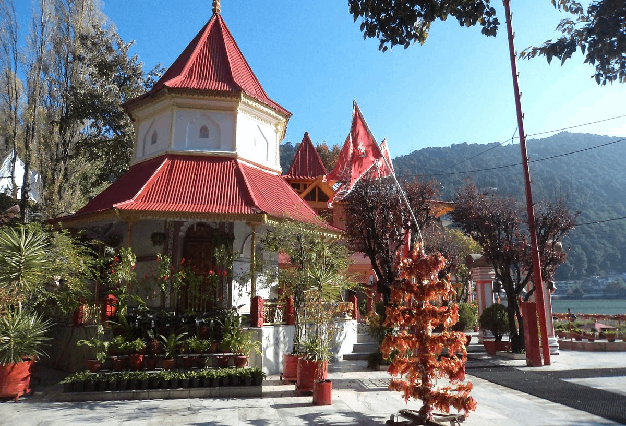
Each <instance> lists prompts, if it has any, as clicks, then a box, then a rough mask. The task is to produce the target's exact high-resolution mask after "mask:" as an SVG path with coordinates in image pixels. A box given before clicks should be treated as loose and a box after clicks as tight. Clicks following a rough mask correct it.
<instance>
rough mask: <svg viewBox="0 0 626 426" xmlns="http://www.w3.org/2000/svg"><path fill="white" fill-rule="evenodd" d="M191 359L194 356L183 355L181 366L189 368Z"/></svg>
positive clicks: (192, 359)
mask: <svg viewBox="0 0 626 426" xmlns="http://www.w3.org/2000/svg"><path fill="white" fill-rule="evenodd" d="M193 361H194V357H191V356H184V357H183V367H184V368H191V367H193Z"/></svg>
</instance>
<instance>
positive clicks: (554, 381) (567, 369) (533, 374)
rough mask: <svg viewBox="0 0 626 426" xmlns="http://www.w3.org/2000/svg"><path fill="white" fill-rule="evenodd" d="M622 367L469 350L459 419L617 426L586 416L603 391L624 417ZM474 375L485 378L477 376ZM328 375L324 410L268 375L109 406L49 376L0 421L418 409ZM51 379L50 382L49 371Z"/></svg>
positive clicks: (328, 419)
mask: <svg viewBox="0 0 626 426" xmlns="http://www.w3.org/2000/svg"><path fill="white" fill-rule="evenodd" d="M598 366H599V367H601V368H597V367H598ZM623 371H626V353H623V352H617V353H589V352H562V353H561V354H560V355H557V356H553V357H552V365H551V366H547V367H539V368H530V367H526V366H525V365H524V362H523V361H511V360H506V361H504V360H499V359H494V358H491V357H488V356H487V355H486V354H484V353H482V352H480V351H478V352H474V353H472V355H471V359H470V361H469V362H468V366H467V373H468V379H469V380H470V381H471V382H472V383H473V384H474V391H473V393H472V395H473V396H474V398H475V399H476V400H477V401H478V408H477V410H476V411H475V412H472V413H471V414H470V416H469V417H468V418H467V419H466V421H465V423H464V424H465V425H468V426H474V425H476V426H478V425H481V426H485V425H512V426H517V425H520V426H521V425H533V426H536V425H555V426H556V425H561V426H565V425H572V426H573V425H616V424H626V422H623V421H611V420H609V419H608V418H605V417H602V416H601V415H596V414H592V413H590V412H588V411H593V410H594V409H596V408H597V407H596V408H594V407H595V406H596V405H598V404H600V403H602V401H601V400H595V399H594V398H596V396H597V395H598V393H597V392H606V393H607V394H606V395H609V396H610V398H608V401H606V403H607V406H606V407H604V408H603V407H600V408H599V409H597V410H596V411H599V412H602V413H605V412H606V413H612V414H610V415H613V416H614V415H617V416H618V417H619V416H622V417H621V418H626V408H624V407H626V405H625V404H626V391H625V388H626V374H622V375H616V374H621V373H620V372H623ZM473 373H474V374H476V375H477V376H483V377H486V376H489V377H487V378H480V377H477V376H474V375H473ZM54 374H55V372H54V371H51V372H48V375H49V376H50V375H54ZM329 376H330V378H331V379H332V380H333V405H330V406H315V405H312V403H311V397H310V396H296V394H295V391H294V388H293V386H292V385H291V386H290V385H280V384H279V382H278V380H277V379H278V378H277V377H270V378H269V380H268V383H269V384H270V385H269V386H264V387H263V397H261V398H249V399H235V398H223V399H180V400H151V401H110V402H55V401H54V399H55V394H56V393H57V392H60V391H61V389H60V386H58V385H54V384H52V383H54V382H51V379H50V378H48V381H47V382H46V380H44V383H43V384H42V387H41V388H40V391H39V392H38V393H36V394H35V395H34V396H32V397H29V398H25V399H23V400H21V401H20V402H19V403H14V402H4V403H0V424H1V425H10V426H13V425H16V426H17V425H20V426H21V425H25V426H28V425H41V426H44V425H45V426H70V425H129V426H130V425H137V426H144V425H146V426H147V425H154V426H167V425H196V426H203V425H207V426H208V425H216V426H234V425H257V426H271V425H277V426H278V425H320V424H326V425H382V424H384V423H385V422H386V421H387V420H388V419H389V417H390V415H391V414H394V413H397V411H398V410H400V409H403V408H413V409H419V407H420V406H421V404H420V403H419V402H416V401H412V402H409V403H408V404H405V402H404V400H403V399H402V398H401V396H400V394H399V393H397V392H390V391H388V390H387V384H388V380H389V376H388V374H387V373H386V372H384V371H383V372H380V371H370V370H367V368H366V366H365V362H364V361H354V362H347V361H344V362H341V363H335V364H332V365H331V370H330V373H329ZM507 377H513V379H507ZM544 377H545V379H544ZM54 379H55V381H56V377H55V378H54ZM490 380H491V381H490ZM507 380H508V384H506V385H502V384H496V383H493V382H502V383H507ZM532 380H538V382H537V383H538V385H537V386H536V387H537V388H538V389H539V390H537V389H535V388H534V385H533V384H532ZM492 381H493V382H492ZM527 382H528V383H531V384H530V385H528V383H527ZM524 386H526V387H529V388H531V389H530V392H523V391H521V390H516V389H515V388H516V387H517V388H519V387H524ZM571 386H577V387H576V388H571ZM572 389H574V391H577V390H578V391H580V392H579V395H580V400H579V402H578V403H579V404H580V405H577V402H576V400H574V401H573V402H572V401H571V400H568V401H569V402H571V403H569V405H570V406H568V405H567V404H565V403H557V402H554V401H552V400H555V399H558V398H561V397H562V396H563V395H569V394H570V393H571V391H572ZM596 391H597V392H596ZM541 392H544V393H545V392H548V395H544V397H539V396H533V395H532V394H531V393H541ZM559 395H561V396H559ZM594 395H595V396H594ZM602 395H604V394H602ZM550 399H552V400H550ZM590 401H591V402H590ZM594 401H595V402H594ZM566 402H567V401H566ZM620 407H621V408H620ZM590 408H591V409H590ZM584 410H587V411H584Z"/></svg>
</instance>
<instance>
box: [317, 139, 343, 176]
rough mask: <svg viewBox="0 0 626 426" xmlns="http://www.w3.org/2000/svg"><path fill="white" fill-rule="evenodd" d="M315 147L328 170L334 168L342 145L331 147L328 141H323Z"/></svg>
mask: <svg viewBox="0 0 626 426" xmlns="http://www.w3.org/2000/svg"><path fill="white" fill-rule="evenodd" d="M315 149H316V150H317V153H318V154H319V155H320V158H321V159H322V163H323V164H324V167H326V170H332V169H334V168H335V164H337V158H339V152H341V147H340V146H339V145H333V146H332V148H329V147H328V144H327V143H326V142H322V143H321V144H319V145H317V146H316V147H315Z"/></svg>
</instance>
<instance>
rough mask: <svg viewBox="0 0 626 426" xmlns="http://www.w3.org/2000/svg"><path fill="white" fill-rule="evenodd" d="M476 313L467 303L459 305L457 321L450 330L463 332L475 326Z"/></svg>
mask: <svg viewBox="0 0 626 426" xmlns="http://www.w3.org/2000/svg"><path fill="white" fill-rule="evenodd" d="M476 316H477V315H476V312H475V311H474V307H473V306H472V305H471V304H469V303H459V320H458V321H457V323H456V324H454V326H452V329H453V330H454V331H465V330H468V329H470V328H472V327H474V326H475V325H476Z"/></svg>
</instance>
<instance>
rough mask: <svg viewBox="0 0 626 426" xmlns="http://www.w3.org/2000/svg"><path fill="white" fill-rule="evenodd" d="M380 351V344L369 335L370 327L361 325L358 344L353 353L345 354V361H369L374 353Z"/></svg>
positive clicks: (358, 331)
mask: <svg viewBox="0 0 626 426" xmlns="http://www.w3.org/2000/svg"><path fill="white" fill-rule="evenodd" d="M377 350H378V342H377V341H376V339H374V338H373V337H372V336H371V335H370V333H369V326H367V325H366V324H359V325H358V326H357V337H356V343H355V344H354V346H353V347H352V352H351V353H346V354H343V360H344V361H355V360H367V357H368V356H369V354H371V353H372V352H376V351H377Z"/></svg>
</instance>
